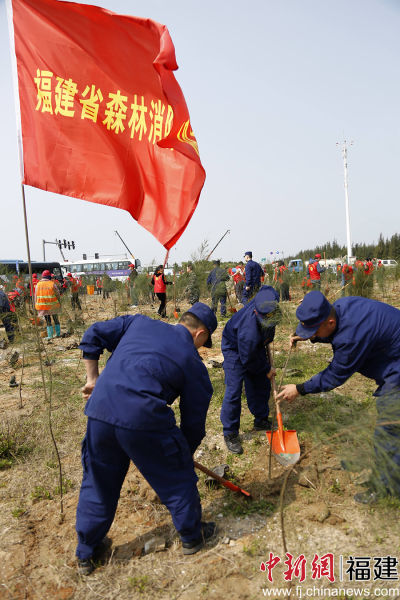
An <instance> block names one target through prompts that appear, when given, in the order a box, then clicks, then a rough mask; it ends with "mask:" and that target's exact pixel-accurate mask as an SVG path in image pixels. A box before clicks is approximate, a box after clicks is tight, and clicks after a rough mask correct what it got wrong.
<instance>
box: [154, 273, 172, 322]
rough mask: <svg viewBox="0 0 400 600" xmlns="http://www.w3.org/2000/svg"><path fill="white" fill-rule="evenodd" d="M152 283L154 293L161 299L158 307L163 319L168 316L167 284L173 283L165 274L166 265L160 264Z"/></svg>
mask: <svg viewBox="0 0 400 600" xmlns="http://www.w3.org/2000/svg"><path fill="white" fill-rule="evenodd" d="M151 284H152V285H153V286H154V293H155V295H156V296H157V298H158V299H159V300H160V306H159V308H158V311H157V312H158V314H159V315H160V317H161V318H162V319H165V317H166V316H167V310H166V308H165V307H166V305H167V293H166V292H167V285H172V281H167V280H166V279H165V276H164V267H163V266H162V265H159V266H158V267H157V269H156V270H155V273H154V275H153V277H152V278H151Z"/></svg>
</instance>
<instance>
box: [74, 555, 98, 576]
mask: <svg viewBox="0 0 400 600" xmlns="http://www.w3.org/2000/svg"><path fill="white" fill-rule="evenodd" d="M95 568H96V565H95V564H94V562H93V560H92V558H78V573H79V575H83V576H87V575H90V573H93V571H94V570H95Z"/></svg>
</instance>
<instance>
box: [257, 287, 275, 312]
mask: <svg viewBox="0 0 400 600" xmlns="http://www.w3.org/2000/svg"><path fill="white" fill-rule="evenodd" d="M278 302H279V294H278V292H277V291H276V290H274V288H273V287H271V286H270V285H263V286H262V288H261V289H260V290H259V291H258V292H257V294H256V295H255V297H254V306H255V309H256V311H257V312H258V314H260V315H268V314H269V313H271V312H273V311H274V310H275V309H276V307H277V304H278Z"/></svg>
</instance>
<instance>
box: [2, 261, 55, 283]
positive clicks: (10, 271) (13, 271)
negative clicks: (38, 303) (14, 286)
mask: <svg viewBox="0 0 400 600" xmlns="http://www.w3.org/2000/svg"><path fill="white" fill-rule="evenodd" d="M31 265H32V273H36V274H37V276H38V277H40V275H41V274H42V273H43V271H46V270H48V271H50V273H53V275H54V276H55V277H56V279H58V281H60V282H61V283H62V281H63V275H62V272H61V265H60V263H58V262H38V261H35V260H32V261H31ZM0 274H3V275H5V276H7V275H21V276H23V278H24V280H27V279H28V278H29V264H28V263H27V262H26V261H24V260H17V259H16V260H0Z"/></svg>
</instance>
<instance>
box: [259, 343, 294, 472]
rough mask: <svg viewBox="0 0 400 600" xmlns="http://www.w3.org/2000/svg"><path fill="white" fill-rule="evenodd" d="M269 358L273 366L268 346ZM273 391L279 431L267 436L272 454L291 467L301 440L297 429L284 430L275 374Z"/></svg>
mask: <svg viewBox="0 0 400 600" xmlns="http://www.w3.org/2000/svg"><path fill="white" fill-rule="evenodd" d="M268 358H269V362H270V365H271V367H272V368H273V363H272V359H271V352H270V348H269V346H268ZM271 381H272V391H273V394H274V400H275V407H276V420H277V423H278V430H277V431H266V436H267V440H268V443H269V445H270V448H271V450H272V454H273V455H274V456H275V458H276V460H277V461H278V462H279V463H280V464H281V465H282V466H283V467H290V465H294V464H295V463H297V461H298V460H299V458H300V445H299V440H298V439H297V433H296V431H295V430H290V431H284V429H283V423H282V413H281V409H280V406H279V401H278V400H277V399H276V396H277V391H276V383H275V376H273V377H272V379H271Z"/></svg>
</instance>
